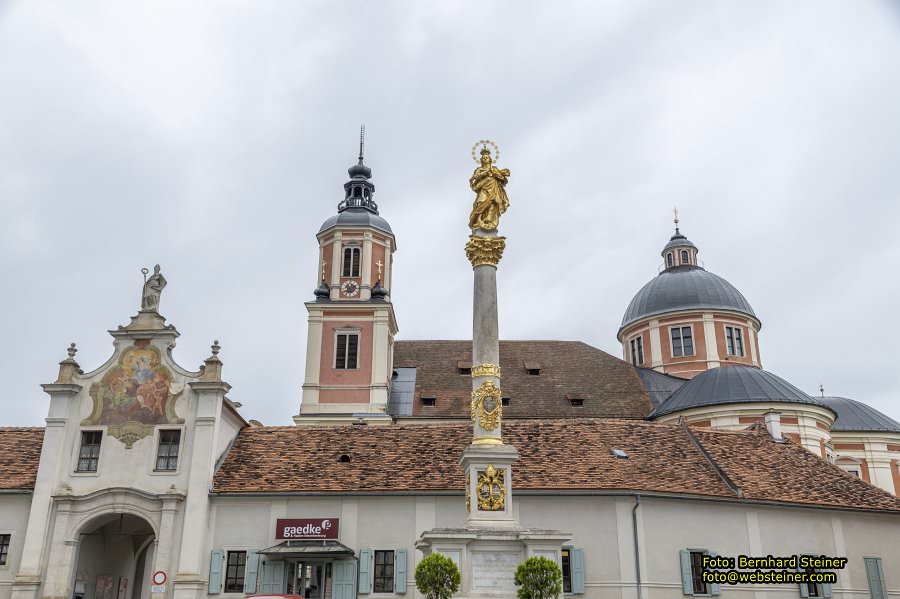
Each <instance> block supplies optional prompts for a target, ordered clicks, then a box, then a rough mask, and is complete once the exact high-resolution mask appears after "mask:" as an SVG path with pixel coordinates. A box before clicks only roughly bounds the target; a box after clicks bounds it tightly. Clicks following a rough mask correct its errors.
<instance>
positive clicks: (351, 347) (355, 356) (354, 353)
mask: <svg viewBox="0 0 900 599" xmlns="http://www.w3.org/2000/svg"><path fill="white" fill-rule="evenodd" d="M358 360H359V333H338V335H337V342H336V343H335V355H334V367H335V368H336V369H337V370H352V369H355V368H356V367H357V364H358Z"/></svg>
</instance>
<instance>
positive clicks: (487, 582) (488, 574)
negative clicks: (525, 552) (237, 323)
mask: <svg viewBox="0 0 900 599" xmlns="http://www.w3.org/2000/svg"><path fill="white" fill-rule="evenodd" d="M518 566H519V554H518V553H494V552H484V551H478V552H473V553H472V588H473V589H475V590H479V591H512V592H513V593H514V592H515V591H516V583H515V577H516V568H517V567H518Z"/></svg>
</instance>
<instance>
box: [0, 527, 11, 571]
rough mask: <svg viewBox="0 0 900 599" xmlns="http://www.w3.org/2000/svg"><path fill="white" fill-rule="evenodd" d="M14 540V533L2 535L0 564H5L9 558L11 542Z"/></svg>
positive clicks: (0, 540) (0, 537)
mask: <svg viewBox="0 0 900 599" xmlns="http://www.w3.org/2000/svg"><path fill="white" fill-rule="evenodd" d="M11 540H12V535H10V534H3V535H0V566H5V565H6V564H7V563H8V560H9V543H10V541H11Z"/></svg>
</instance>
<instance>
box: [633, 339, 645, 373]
mask: <svg viewBox="0 0 900 599" xmlns="http://www.w3.org/2000/svg"><path fill="white" fill-rule="evenodd" d="M631 363H632V364H634V365H635V366H640V365H641V364H643V363H644V337H643V335H638V336H637V337H635V338H634V339H632V340H631Z"/></svg>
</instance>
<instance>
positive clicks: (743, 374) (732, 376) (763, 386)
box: [650, 365, 835, 418]
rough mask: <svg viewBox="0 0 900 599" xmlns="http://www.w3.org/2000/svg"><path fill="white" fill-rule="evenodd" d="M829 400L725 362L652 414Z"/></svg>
mask: <svg viewBox="0 0 900 599" xmlns="http://www.w3.org/2000/svg"><path fill="white" fill-rule="evenodd" d="M772 402H774V403H799V404H809V405H814V406H819V407H824V408H828V409H831V410H832V411H835V410H833V409H832V408H830V406H828V405H827V404H825V403H823V402H821V401H818V400H817V399H815V398H813V397H812V396H810V395H807V394H806V393H804V392H803V391H801V390H800V389H798V388H797V387H795V386H793V385H792V384H790V383H789V382H787V381H786V380H784V379H783V378H781V377H778V376H775V375H774V374H772V373H771V372H767V371H765V370H763V369H761V368H755V367H753V366H738V365H734V366H722V367H720V368H711V369H710V370H707V371H705V372H702V373H700V374H698V375H697V376H695V377H694V378H692V379H691V380H690V381H688V382H686V383H685V384H684V385H682V386H681V387H679V388H678V390H677V391H675V392H674V393H673V394H672V395H670V396H669V398H668V399H667V400H666V401H664V402H663V403H662V404H660V406H659V407H658V408H656V409H655V410H654V411H653V413H652V414H651V415H650V416H651V417H653V418H655V417H658V416H663V415H665V414H671V413H673V412H681V411H684V410H690V409H692V408H699V407H703V406H716V405H722V404H747V403H772Z"/></svg>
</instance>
